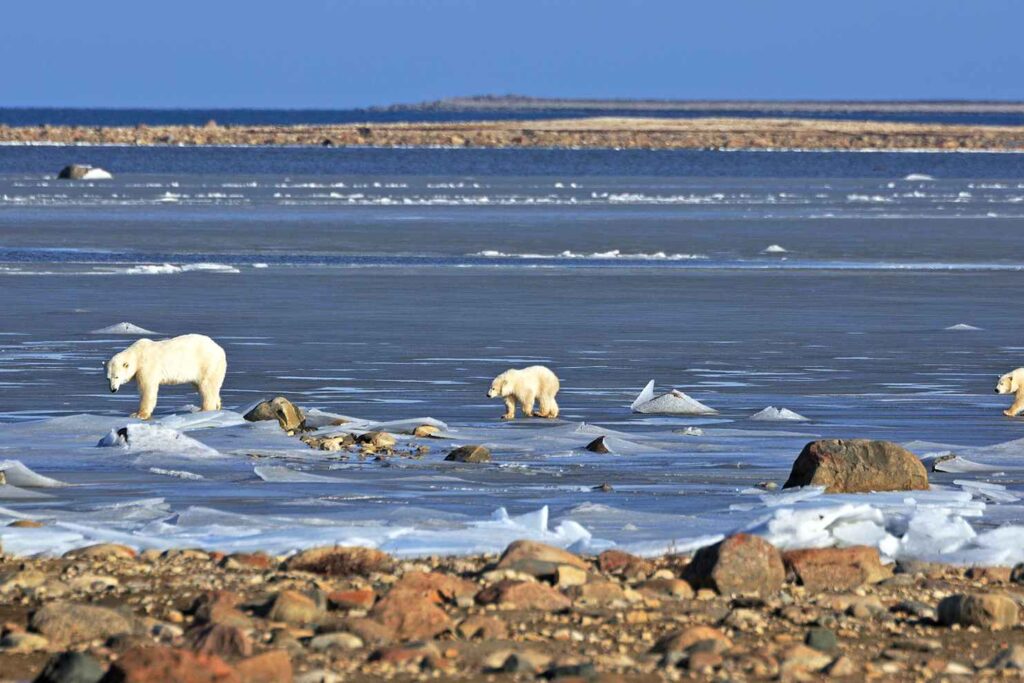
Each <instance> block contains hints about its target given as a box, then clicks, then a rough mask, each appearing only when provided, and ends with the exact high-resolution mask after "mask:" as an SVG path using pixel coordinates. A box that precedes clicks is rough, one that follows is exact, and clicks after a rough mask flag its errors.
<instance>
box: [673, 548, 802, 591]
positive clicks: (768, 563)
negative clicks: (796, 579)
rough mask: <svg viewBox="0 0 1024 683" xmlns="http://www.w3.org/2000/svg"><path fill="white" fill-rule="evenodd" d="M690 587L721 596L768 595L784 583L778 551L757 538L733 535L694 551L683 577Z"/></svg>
mask: <svg viewBox="0 0 1024 683" xmlns="http://www.w3.org/2000/svg"><path fill="white" fill-rule="evenodd" d="M683 578H685V579H686V580H687V581H688V582H689V583H690V585H691V586H693V587H694V588H711V589H712V590H715V591H717V592H718V593H720V594H722V595H748V594H756V595H771V594H774V593H778V592H779V590H780V589H781V588H782V584H783V583H784V582H785V580H786V569H785V567H783V564H782V555H781V554H780V553H779V550H778V548H776V547H775V546H773V545H772V544H771V543H769V542H768V541H766V540H764V539H763V538H760V537H758V536H750V535H749V534H735V535H733V536H730V537H729V538H727V539H725V540H724V541H721V542H719V543H716V544H714V545H709V546H705V547H703V548H701V549H700V550H698V551H697V552H696V553H695V554H694V556H693V561H691V562H690V564H689V565H688V566H687V567H686V571H685V574H684V576H683Z"/></svg>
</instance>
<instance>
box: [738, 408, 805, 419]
mask: <svg viewBox="0 0 1024 683" xmlns="http://www.w3.org/2000/svg"><path fill="white" fill-rule="evenodd" d="M750 419H751V420H760V421H764V422H807V418H806V417H804V416H803V415H801V414H800V413H796V412H793V411H792V410H789V409H788V408H776V407H775V406H768V407H767V408H765V409H763V410H759V411H758V412H756V413H754V414H753V415H751V416H750Z"/></svg>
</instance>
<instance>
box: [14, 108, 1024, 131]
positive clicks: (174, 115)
mask: <svg viewBox="0 0 1024 683" xmlns="http://www.w3.org/2000/svg"><path fill="white" fill-rule="evenodd" d="M591 116H656V117H665V118H705V117H739V118H766V117H767V118H804V119H808V118H809V119H827V120H842V119H855V120H868V121H903V122H909V123H959V124H976V125H1015V126H1016V125H1022V124H1024V114H1021V113H1013V112H998V111H978V112H970V111H968V112H961V111H943V110H942V109H941V107H940V108H938V109H937V110H935V111H926V112H893V111H882V110H873V109H871V108H870V107H865V108H864V109H862V110H857V111H803V110H796V109H793V110H787V109H785V108H782V109H774V108H773V109H765V110H757V109H753V110H751V109H747V108H736V109H730V108H728V107H723V108H721V109H707V110H699V111H694V110H673V109H666V110H656V111H646V112H645V111H637V110H635V109H587V108H578V109H561V108H559V109H514V108H513V109H488V110H482V111H459V110H415V109H409V110H397V111H388V110H374V109H339V110H319V109H57V108H0V125H8V126H38V125H44V124H46V125H53V126H58V125H65V126H69V125H74V126H136V125H139V124H145V125H150V126H158V125H203V124H205V123H206V122H208V121H211V120H213V121H216V122H217V123H219V124H221V125H295V124H332V123H388V122H399V121H412V122H428V121H439V122H445V121H480V120H492V121H493V120H530V119H562V118H585V117H591Z"/></svg>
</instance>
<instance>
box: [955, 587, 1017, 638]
mask: <svg viewBox="0 0 1024 683" xmlns="http://www.w3.org/2000/svg"><path fill="white" fill-rule="evenodd" d="M936 611H937V613H938V616H939V623H941V624H945V625H946V626H952V625H953V624H959V625H961V626H977V627H978V628H983V629H990V630H998V629H1003V628H1013V627H1014V626H1016V625H1017V624H1019V623H1020V609H1019V608H1018V607H1017V603H1016V602H1015V601H1014V600H1013V598H1011V597H1010V596H1008V595H1001V594H998V593H968V594H962V593H961V594H958V595H951V596H949V597H948V598H945V599H943V600H942V601H941V602H940V603H939V607H938V609H937V610H936Z"/></svg>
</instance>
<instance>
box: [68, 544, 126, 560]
mask: <svg viewBox="0 0 1024 683" xmlns="http://www.w3.org/2000/svg"><path fill="white" fill-rule="evenodd" d="M138 556H139V554H138V553H137V552H136V551H135V548H130V547H129V546H126V545H121V544H120V543H97V544H95V545H87V546H85V547H84V548H75V549H74V550H69V551H67V552H66V553H64V555H62V557H63V558H64V559H65V560H81V559H92V560H134V559H135V558H136V557H138Z"/></svg>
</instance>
